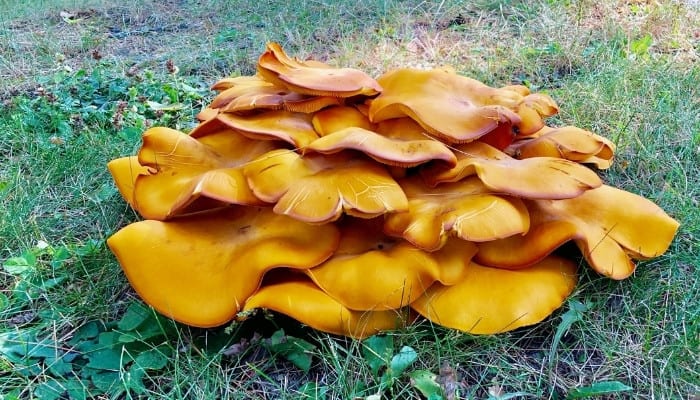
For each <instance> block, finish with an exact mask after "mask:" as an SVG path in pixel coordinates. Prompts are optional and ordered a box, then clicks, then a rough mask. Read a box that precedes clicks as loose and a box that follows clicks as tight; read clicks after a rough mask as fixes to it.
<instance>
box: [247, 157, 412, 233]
mask: <svg viewBox="0 0 700 400" xmlns="http://www.w3.org/2000/svg"><path fill="white" fill-rule="evenodd" d="M244 174H245V176H246V177H247V178H248V184H249V185H250V188H251V189H252V191H253V193H254V194H255V195H256V196H257V197H258V198H259V199H262V200H264V201H266V202H269V203H276V204H275V207H274V211H275V212H277V213H280V214H285V215H289V216H291V217H294V218H296V219H299V220H301V221H305V222H308V223H314V224H322V223H327V222H331V221H335V220H337V219H338V218H340V216H341V215H342V213H343V212H345V213H347V214H349V215H352V216H356V217H361V218H373V217H376V216H379V215H382V214H385V213H389V212H394V211H403V210H406V209H407V207H408V204H407V200H406V196H405V195H404V193H403V191H402V190H401V187H400V186H399V185H398V184H397V183H396V181H394V178H392V177H391V176H390V175H389V173H388V172H387V171H386V169H385V168H384V167H383V166H382V165H378V164H376V163H374V162H371V161H370V160H368V159H366V158H364V157H362V158H360V157H356V156H354V155H348V154H342V155H341V154H337V155H334V157H332V158H327V157H325V156H321V155H308V156H304V157H302V156H301V155H299V154H297V153H295V152H292V151H289V150H273V151H271V152H269V153H265V154H263V155H262V156H260V157H258V158H257V159H256V160H253V161H252V162H250V163H249V164H248V165H246V166H245V168H244Z"/></svg>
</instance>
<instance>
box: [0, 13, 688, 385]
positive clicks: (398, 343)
mask: <svg viewBox="0 0 700 400" xmlns="http://www.w3.org/2000/svg"><path fill="white" fill-rule="evenodd" d="M60 11H65V13H64V14H63V15H61V14H60ZM698 21H700V9H698V6H697V4H696V3H693V2H682V1H662V2H644V1H634V2H616V1H612V0H608V1H605V2H593V1H580V2H554V1H537V2H524V1H517V0H512V1H490V0H480V1H476V2H466V1H464V2H461V1H446V2H418V1H402V2H399V1H393V0H385V1H379V0H371V1H365V2H336V3H333V4H332V5H329V4H324V3H322V2H318V1H302V2H295V3H294V4H292V3H291V2H288V3H282V2H273V1H258V2H242V1H240V2H239V1H230V2H225V1H216V0H202V1H197V2H194V1H178V2H170V3H168V6H167V7H166V6H165V5H164V3H162V2H156V1H148V0H129V1H126V2H123V3H122V4H121V5H118V6H116V5H114V3H113V2H106V1H98V0H95V1H90V2H87V1H85V2H81V1H75V0H73V1H68V0H64V1H61V2H32V3H31V5H22V6H18V5H17V4H15V3H14V2H10V1H0V47H2V48H3V49H8V50H7V51H3V52H2V53H0V101H1V102H2V103H1V105H0V132H2V133H0V160H2V161H0V261H2V264H3V269H2V271H0V288H2V289H0V334H2V335H3V336H2V338H0V398H6V399H13V398H42V399H43V398H46V399H49V398H58V393H60V392H62V391H65V392H66V393H69V394H70V395H71V396H73V397H78V398H79V397H81V396H87V397H98V396H102V395H106V396H109V395H110V393H111V394H112V395H121V396H129V397H149V398H232V399H238V398H240V399H243V398H300V397H301V398H303V396H304V395H306V396H307V397H306V398H314V397H318V398H321V394H324V396H325V398H329V399H330V398H354V397H361V398H365V397H367V396H370V395H372V394H373V393H376V392H377V390H378V389H379V387H380V385H381V379H382V378H381V375H382V373H381V372H378V371H375V370H373V368H372V365H371V360H370V359H368V357H367V356H366V355H365V354H364V353H363V349H365V347H366V346H365V345H363V344H362V343H360V342H356V341H351V340H347V339H342V338H337V337H333V336H329V335H325V334H321V333H318V332H313V331H310V330H309V329H307V328H304V327H301V326H299V325H297V324H295V323H293V322H291V321H288V320H286V319H285V318H283V317H280V316H276V317H275V318H268V317H267V316H257V317H255V318H253V320H251V321H247V322H245V323H242V324H235V325H232V326H229V327H226V328H220V329H209V330H202V329H193V328H188V327H184V326H180V325H173V324H172V323H170V321H167V320H165V319H163V318H162V317H158V316H157V315H154V314H153V313H152V312H151V311H150V310H149V309H147V308H143V307H139V305H140V304H141V303H140V302H139V300H138V298H137V296H136V295H135V294H134V293H133V292H132V291H131V289H130V288H129V287H128V284H127V282H126V280H125V278H124V277H123V275H122V273H121V270H120V269H119V266H118V265H117V264H116V262H115V260H114V258H113V257H112V256H111V254H110V253H109V251H108V250H107V249H106V248H105V246H104V239H105V238H106V237H108V236H109V235H110V234H111V233H112V232H114V231H115V230H117V229H119V228H120V227H122V226H124V225H126V224H127V223H129V222H131V221H135V220H137V218H138V217H137V216H136V215H135V214H134V212H133V211H131V210H130V209H129V208H128V207H127V206H125V205H124V203H123V201H122V200H121V199H120V197H119V195H118V193H117V191H116V189H115V188H114V187H113V186H112V182H111V178H110V177H109V174H108V173H107V172H106V170H105V167H104V165H105V163H106V161H108V160H110V159H112V158H115V157H117V156H121V155H126V154H133V153H134V151H135V150H136V149H137V148H138V146H139V135H140V132H141V131H142V130H144V129H145V128H146V127H147V126H151V125H166V126H171V127H177V128H180V129H185V130H186V129H189V128H191V127H192V124H193V119H194V118H193V116H194V114H196V112H197V111H198V110H199V109H201V107H202V106H203V105H204V104H206V103H207V101H208V100H209V99H210V98H211V95H212V94H211V92H209V91H208V89H207V87H208V85H209V84H211V83H212V82H214V81H215V80H216V79H217V78H219V77H222V76H226V75H229V74H250V73H252V71H253V69H254V62H255V59H256V57H257V55H258V54H259V53H260V52H261V50H262V48H263V46H264V43H265V42H266V41H268V40H275V41H278V42H280V43H281V44H282V45H283V46H284V47H285V48H286V49H288V51H289V52H290V53H293V54H295V55H298V56H300V57H307V56H312V55H313V56H314V57H316V58H320V59H322V60H325V61H328V62H330V63H333V64H336V65H342V66H349V67H356V68H361V69H363V70H365V71H367V72H368V73H371V74H374V75H376V74H378V73H380V72H382V71H385V70H387V69H389V68H393V67H397V66H406V65H409V66H419V67H430V66H438V65H443V64H451V65H454V66H455V67H456V68H457V69H458V70H459V71H460V72H461V73H464V74H467V75H469V76H472V77H475V78H477V79H480V80H483V81H485V82H487V83H489V84H492V85H505V84H511V83H526V84H527V85H529V86H530V87H532V88H533V89H536V90H542V91H546V92H548V93H549V94H551V95H552V96H553V97H554V98H555V99H556V101H557V102H558V103H559V104H560V106H561V113H560V114H559V115H558V116H556V117H555V118H553V121H552V123H554V124H571V125H576V126H579V127H583V128H586V129H589V130H592V131H595V132H597V133H599V134H601V135H604V136H606V137H608V138H610V139H611V140H613V141H615V142H616V143H617V144H618V155H617V158H616V163H615V165H614V166H613V168H612V169H611V170H610V171H608V172H606V173H604V175H603V177H604V179H605V181H607V182H610V183H611V184H614V185H616V186H618V187H621V188H623V189H625V190H628V191H631V192H635V193H639V194H642V195H644V196H646V197H648V198H650V199H652V200H653V201H655V202H657V203H658V204H659V205H660V206H662V207H663V208H664V209H665V210H667V211H668V212H669V214H671V215H672V216H674V217H675V218H676V219H678V220H679V221H680V222H681V223H682V226H681V230H680V232H679V233H678V236H677V237H676V239H675V241H674V242H673V244H672V246H671V249H670V250H669V251H668V253H667V254H665V255H664V256H662V257H659V258H657V259H654V260H651V261H647V262H642V263H640V265H639V268H638V270H637V272H636V273H635V274H634V276H633V277H631V278H630V279H628V280H625V281H622V282H614V281H610V280H608V279H605V278H602V277H599V276H597V275H595V274H594V273H592V272H590V271H589V269H587V268H586V267H582V271H583V273H582V277H581V280H580V283H579V286H578V288H577V290H576V292H575V293H574V295H573V296H572V300H571V301H570V302H569V303H567V305H566V306H565V307H563V309H562V310H560V311H558V312H557V313H555V315H554V316H552V317H551V318H550V319H548V320H546V321H544V322H543V323H541V324H539V325H537V326H534V327H530V328H526V329H520V330H518V331H515V332H511V333H507V334H503V335H498V336H489V337H473V336H469V335H464V334H461V333H458V332H455V331H451V330H447V329H443V328H439V327H435V326H432V325H430V324H429V323H427V322H422V323H420V324H418V325H417V326H413V327H411V328H407V329H405V330H403V331H398V332H394V333H391V334H390V335H389V337H391V338H392V340H393V342H392V343H391V344H390V345H387V346H385V347H387V349H385V350H386V351H387V352H388V354H389V357H393V356H395V355H396V354H398V353H399V350H400V349H401V348H403V347H404V346H408V347H410V348H411V349H414V350H415V352H416V354H417V358H416V360H414V361H413V362H411V363H410V364H409V365H407V366H406V369H405V371H404V372H402V373H401V374H398V375H397V376H396V377H394V378H392V379H393V380H391V382H392V384H391V385H390V387H384V394H385V396H389V397H394V398H421V397H420V396H421V395H420V391H419V390H418V388H417V387H416V385H415V382H416V380H415V379H414V380H413V381H411V379H410V378H409V376H410V374H412V373H414V372H416V371H423V372H425V373H427V374H432V375H430V376H432V377H434V378H435V379H436V381H437V382H439V384H440V385H441V387H442V388H443V389H445V391H446V393H448V394H453V393H459V398H469V399H486V398H501V399H505V398H514V397H515V398H565V397H566V396H567V394H568V395H570V396H574V395H575V394H576V393H577V392H576V391H575V390H576V389H581V388H584V389H585V388H587V387H590V386H591V385H595V384H600V383H606V382H617V383H619V384H624V385H626V386H629V387H632V388H633V389H632V391H623V390H621V388H620V387H617V390H615V389H616V387H614V386H613V387H612V388H608V389H610V390H609V394H606V395H603V397H602V398H635V399H696V398H698V396H700V373H699V372H698V369H697V365H699V364H700V315H699V311H698V310H700V300H698V299H700V285H699V284H698V279H697V277H698V275H699V273H698V266H700V244H699V243H700V207H699V204H698V203H699V202H700V112H698V110H700V102H699V101H698V99H699V98H700V93H698V91H699V89H698V86H697V82H698V81H699V80H700V64H699V63H698V61H699V55H698V51H700V39H699V38H700V23H699V22H698ZM168 60H172V62H173V63H174V64H175V65H176V66H177V67H178V68H179V72H178V73H177V74H171V73H169V71H168V69H167V67H166V62H167V61H168ZM146 98H147V99H148V100H150V101H155V102H157V103H160V104H164V105H168V106H172V107H170V108H169V109H167V108H166V110H165V111H157V110H154V109H152V108H150V107H149V106H148V105H147V103H145V102H144V100H145V99H146ZM576 302H578V303H580V304H583V305H584V307H583V308H582V309H581V311H580V312H579V313H578V314H576V313H574V314H568V315H576V318H575V319H573V320H571V321H570V326H568V325H563V321H565V319H562V317H564V316H565V315H567V312H568V310H570V309H574V310H576V304H577V303H576ZM567 326H568V329H567V330H566V334H564V335H563V336H561V340H560V341H559V342H557V341H555V336H556V332H557V330H558V328H559V329H563V328H566V327H567ZM154 327H157V329H155V328H154ZM280 328H284V329H285V331H286V333H287V334H288V335H289V337H290V338H303V339H304V340H306V341H308V342H310V343H311V344H313V348H312V350H309V351H307V352H304V353H303V354H306V355H309V354H310V355H311V356H312V364H311V367H310V368H309V370H308V371H304V369H303V368H300V367H299V366H297V365H295V364H294V363H292V362H291V361H290V360H289V358H290V357H289V354H287V355H286V356H285V355H284V354H283V353H282V352H280V351H279V349H277V350H276V348H275V347H274V346H272V345H271V344H270V343H271V342H270V339H269V338H270V337H271V335H272V334H273V332H276V331H278V330H279V329H280ZM255 332H258V333H259V334H260V335H262V339H260V338H258V337H257V336H255V335H254V333H255ZM8 338H10V339H12V340H9V341H8ZM17 343H20V344H21V345H18V344H17ZM271 346H272V347H271ZM553 347H556V351H554V352H551V350H552V348H553ZM71 350H72V351H71ZM115 352H116V353H115ZM57 355H63V356H64V357H57ZM297 356H298V355H297ZM291 358H292V359H293V357H291ZM385 379H387V378H385ZM412 382H413V384H412ZM594 388H595V386H594ZM120 393H121V394H120ZM584 395H585V392H584ZM445 398H457V397H454V396H452V397H450V396H449V395H446V396H445Z"/></svg>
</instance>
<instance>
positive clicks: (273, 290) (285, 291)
mask: <svg viewBox="0 0 700 400" xmlns="http://www.w3.org/2000/svg"><path fill="white" fill-rule="evenodd" d="M256 308H263V309H270V310H273V311H277V312H280V313H282V314H285V315H288V316H290V317H292V318H294V319H296V320H297V321H300V322H301V323H303V324H306V325H309V326H310V327H312V328H314V329H318V330H320V331H323V332H328V333H332V334H335V335H344V336H350V337H353V338H355V339H364V338H366V337H368V336H372V335H375V334H377V333H379V332H382V331H388V330H394V329H398V328H401V327H403V326H405V325H406V323H407V322H408V321H407V317H406V316H405V315H403V314H402V313H401V312H400V311H398V310H387V311H353V310H350V309H348V308H347V307H345V306H343V305H342V304H340V303H339V302H337V301H336V300H334V299H333V298H332V297H330V296H329V295H327V294H326V293H325V292H324V291H323V290H321V289H319V288H318V287H317V286H316V285H315V284H314V283H313V282H311V281H308V280H306V279H298V278H297V279H287V280H284V281H281V282H277V283H273V284H270V285H265V286H263V287H261V288H260V290H259V291H258V292H257V293H255V294H254V295H253V296H251V297H250V299H248V301H247V302H246V304H245V307H244V310H245V311H248V310H253V309H256Z"/></svg>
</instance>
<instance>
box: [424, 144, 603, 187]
mask: <svg viewBox="0 0 700 400" xmlns="http://www.w3.org/2000/svg"><path fill="white" fill-rule="evenodd" d="M456 153H457V165H456V166H454V167H449V166H445V165H439V164H435V165H432V166H430V167H428V168H426V169H425V170H423V171H422V175H423V177H424V178H425V181H426V182H427V183H428V184H429V185H433V186H435V185H438V184H441V183H443V182H458V181H460V180H462V179H464V178H466V177H469V176H472V175H477V176H478V177H479V179H481V181H482V182H484V185H486V186H487V187H488V188H489V189H491V190H493V191H494V192H496V193H506V194H510V195H513V196H518V197H523V198H528V199H567V198H571V197H576V196H578V195H580V194H582V193H583V192H585V191H586V190H589V189H592V188H596V187H598V186H600V185H601V184H602V182H601V180H600V178H599V177H598V175H596V173H595V172H593V171H591V170H590V169H588V168H586V167H584V166H582V165H579V164H577V163H575V162H572V161H569V160H562V159H560V158H552V157H536V158H527V159H523V160H516V159H514V158H512V157H510V156H509V155H507V154H505V153H503V152H501V151H499V150H498V149H496V148H494V147H492V146H489V145H488V144H486V143H481V142H471V143H466V144H463V145H460V146H458V147H457V148H456Z"/></svg>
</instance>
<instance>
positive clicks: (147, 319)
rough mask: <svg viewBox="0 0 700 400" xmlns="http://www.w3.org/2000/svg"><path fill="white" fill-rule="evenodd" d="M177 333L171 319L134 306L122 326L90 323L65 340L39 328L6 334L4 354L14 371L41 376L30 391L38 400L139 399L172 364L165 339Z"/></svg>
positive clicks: (1, 343) (0, 342)
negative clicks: (150, 377) (152, 375)
mask: <svg viewBox="0 0 700 400" xmlns="http://www.w3.org/2000/svg"><path fill="white" fill-rule="evenodd" d="M174 331H175V325H174V324H173V322H172V321H169V320H167V319H165V318H163V317H160V316H159V315H157V314H155V313H154V312H153V311H152V310H151V309H150V308H147V307H146V306H144V305H142V304H141V303H132V304H131V305H130V306H129V308H128V309H127V311H126V313H125V314H124V315H123V316H122V318H121V319H120V320H119V321H118V322H116V323H110V324H103V323H101V322H97V321H92V322H88V323H87V324H85V325H83V326H82V327H80V328H79V329H78V330H77V331H75V332H74V333H72V336H71V337H70V339H68V340H67V341H65V342H62V341H61V340H60V339H57V338H55V337H53V336H52V335H47V334H46V332H45V331H44V330H43V329H41V328H27V329H18V330H15V331H10V332H6V333H2V334H0V354H2V355H3V356H4V357H5V358H6V360H7V361H8V362H9V363H10V364H11V365H12V368H13V370H14V371H15V373H17V374H20V375H22V376H25V377H30V378H31V377H34V378H37V379H39V378H40V383H39V384H38V385H35V386H34V387H33V388H32V389H31V392H32V395H33V396H35V397H37V398H40V399H49V400H53V399H59V398H65V397H66V396H68V397H69V398H71V399H86V398H92V397H95V396H98V395H108V396H110V397H111V398H115V397H119V396H122V395H125V394H134V395H138V394H143V393H145V392H146V390H147V389H146V383H145V380H146V377H147V374H148V373H149V371H159V370H162V369H164V368H165V367H167V366H168V364H169V362H170V360H171V357H172V355H173V352H174V349H173V348H172V347H171V346H170V344H169V342H168V340H167V338H168V337H169V335H170V334H172V333H173V332H174ZM26 390H29V389H25V391H26ZM13 394H14V395H15V396H18V397H22V396H26V395H27V393H24V392H23V391H22V390H21V389H15V390H14V391H13Z"/></svg>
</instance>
